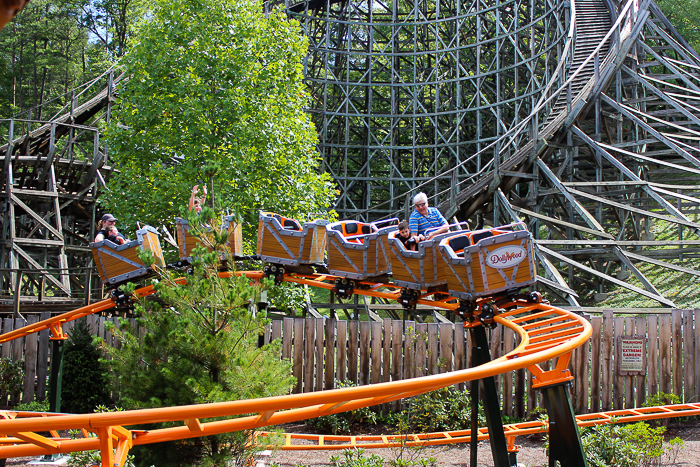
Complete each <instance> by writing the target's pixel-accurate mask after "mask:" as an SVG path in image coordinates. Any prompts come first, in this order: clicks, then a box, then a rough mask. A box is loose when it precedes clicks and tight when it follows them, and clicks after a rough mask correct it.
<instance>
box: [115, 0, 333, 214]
mask: <svg viewBox="0 0 700 467" xmlns="http://www.w3.org/2000/svg"><path fill="white" fill-rule="evenodd" d="M306 49H307V42H306V39H305V38H304V37H303V36H302V35H301V33H300V30H299V27H298V23H296V22H295V21H289V20H288V19H287V18H286V17H285V16H284V15H283V14H282V13H281V12H275V13H273V14H270V15H268V16H265V15H263V12H262V6H261V3H260V2H257V1H254V0H242V1H239V0H223V1H219V0H173V1H171V0H168V1H165V0H156V5H155V10H154V12H153V15H152V16H151V17H150V18H149V20H148V21H146V22H144V24H142V25H140V27H139V34H138V35H137V37H136V40H135V43H134V44H133V45H132V46H131V47H130V49H129V51H128V53H127V54H126V55H125V57H124V60H123V64H124V67H125V70H126V72H127V74H128V75H129V77H130V79H129V82H128V83H127V84H126V85H125V86H124V87H123V88H122V89H121V90H120V92H119V99H118V101H117V103H118V108H117V109H116V110H115V112H114V114H113V117H112V120H111V123H110V125H109V126H108V127H107V130H106V135H107V138H108V142H109V145H110V151H111V156H110V157H111V158H112V162H113V163H115V164H116V165H117V166H118V167H119V171H120V172H119V174H117V175H116V176H115V177H113V178H112V180H111V182H110V189H111V192H110V193H109V194H108V195H107V196H104V197H103V200H104V202H105V203H106V207H107V208H108V209H109V210H110V211H111V212H117V213H119V216H120V217H121V218H122V220H123V221H125V222H126V223H127V224H129V225H133V224H134V222H135V221H140V222H145V223H148V224H152V225H160V223H162V222H171V221H172V217H173V216H175V215H177V214H178V213H179V212H180V208H181V206H184V205H186V201H187V198H188V196H189V193H190V190H191V187H192V185H194V184H202V183H203V182H207V183H209V192H210V196H209V198H210V199H212V198H213V199H215V200H216V207H218V208H219V209H230V210H233V211H234V212H237V213H238V214H240V215H243V216H245V217H247V218H248V220H250V221H253V222H255V223H257V210H259V209H269V210H275V211H278V212H283V213H285V214H286V215H290V216H297V217H303V214H305V213H317V212H319V211H322V210H325V209H326V208H327V206H329V204H330V202H331V200H332V197H333V196H334V192H333V189H332V186H331V184H330V182H329V178H328V176H327V175H320V174H319V173H318V165H319V162H320V158H319V154H318V152H317V150H316V149H315V144H316V141H317V139H316V131H315V129H314V127H313V125H312V124H311V122H310V119H309V116H308V114H307V113H306V112H305V111H304V110H303V108H304V105H305V104H306V103H307V100H308V94H307V92H306V90H305V87H304V84H303V83H302V78H303V74H302V72H303V66H302V63H301V59H302V57H303V56H304V54H305V51H306ZM209 172H211V173H209ZM214 172H215V176H213V177H211V176H210V175H212V173H214ZM212 184H213V185H214V186H213V187H212V186H211V185H212ZM212 188H213V189H212ZM212 192H214V193H212ZM145 194H148V195H147V196H145ZM212 195H214V196H212ZM207 204H209V201H208V202H207ZM122 225H124V224H122Z"/></svg>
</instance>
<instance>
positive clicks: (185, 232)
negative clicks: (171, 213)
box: [175, 217, 201, 262]
mask: <svg viewBox="0 0 700 467" xmlns="http://www.w3.org/2000/svg"><path fill="white" fill-rule="evenodd" d="M175 230H176V232H177V246H178V249H179V250H180V260H181V261H188V262H191V261H192V251H194V249H195V248H196V247H197V245H199V244H200V243H201V242H200V241H199V239H198V238H197V237H196V236H194V235H192V234H191V233H190V226H189V223H188V222H187V219H182V218H181V217H176V218H175Z"/></svg>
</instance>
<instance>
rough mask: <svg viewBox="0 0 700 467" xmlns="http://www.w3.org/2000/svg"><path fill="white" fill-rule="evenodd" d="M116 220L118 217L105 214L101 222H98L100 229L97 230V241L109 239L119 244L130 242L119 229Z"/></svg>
mask: <svg viewBox="0 0 700 467" xmlns="http://www.w3.org/2000/svg"><path fill="white" fill-rule="evenodd" d="M116 222H117V218H116V217H114V216H113V215H111V214H105V215H103V216H102V219H100V222H99V224H97V228H98V230H99V231H98V232H97V235H95V242H101V241H102V240H109V241H110V242H113V243H116V244H117V245H123V244H124V243H126V242H128V240H127V239H126V237H125V236H124V235H122V234H121V233H120V232H119V231H118V230H117V226H116Z"/></svg>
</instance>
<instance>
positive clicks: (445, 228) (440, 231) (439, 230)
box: [426, 224, 450, 240]
mask: <svg viewBox="0 0 700 467" xmlns="http://www.w3.org/2000/svg"><path fill="white" fill-rule="evenodd" d="M448 230H450V226H449V225H447V224H445V225H443V226H442V227H439V228H437V229H436V230H433V231H431V232H430V233H428V236H427V237H426V240H430V239H431V238H433V237H435V236H436V235H440V234H443V233H445V232H447V231H448Z"/></svg>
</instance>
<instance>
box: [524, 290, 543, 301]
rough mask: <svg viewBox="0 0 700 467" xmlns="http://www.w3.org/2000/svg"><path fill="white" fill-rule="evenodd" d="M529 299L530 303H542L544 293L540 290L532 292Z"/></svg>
mask: <svg viewBox="0 0 700 467" xmlns="http://www.w3.org/2000/svg"><path fill="white" fill-rule="evenodd" d="M527 301H528V302H530V303H542V294H541V293H539V292H530V295H529V296H528V297H527Z"/></svg>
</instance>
